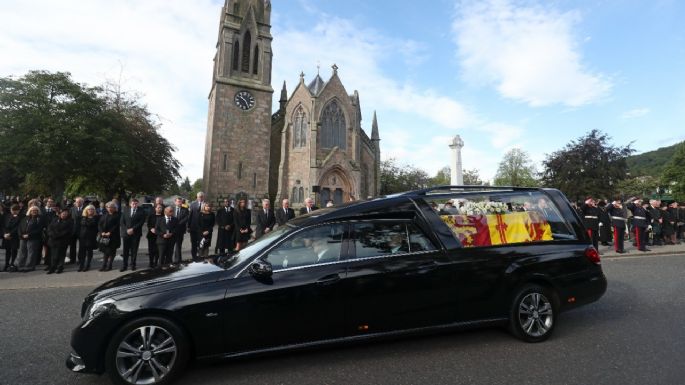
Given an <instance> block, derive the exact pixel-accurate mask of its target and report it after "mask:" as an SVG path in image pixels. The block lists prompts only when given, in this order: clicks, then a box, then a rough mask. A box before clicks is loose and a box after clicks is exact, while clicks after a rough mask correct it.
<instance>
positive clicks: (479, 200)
mask: <svg viewBox="0 0 685 385" xmlns="http://www.w3.org/2000/svg"><path fill="white" fill-rule="evenodd" d="M443 197H444V195H443ZM443 197H441V199H430V198H428V199H427V201H428V203H429V204H430V205H431V206H432V207H433V208H434V209H435V210H437V211H438V215H439V216H440V219H442V221H443V222H444V223H445V224H446V225H447V227H449V229H450V230H451V231H452V233H453V234H454V236H455V237H456V238H457V239H459V241H460V242H461V244H462V245H463V246H464V247H478V246H495V245H505V244H516V243H528V242H549V241H553V240H555V239H576V236H575V233H574V232H573V230H572V228H571V226H570V225H569V224H568V223H567V222H566V221H565V220H564V219H563V216H562V215H561V214H560V212H559V209H558V208H557V207H556V205H555V204H554V202H552V201H551V200H550V199H549V198H548V197H547V195H545V194H544V193H541V192H536V191H525V192H513V193H501V194H497V193H484V194H483V195H468V196H463V195H462V196H458V195H455V196H454V197H449V198H443Z"/></svg>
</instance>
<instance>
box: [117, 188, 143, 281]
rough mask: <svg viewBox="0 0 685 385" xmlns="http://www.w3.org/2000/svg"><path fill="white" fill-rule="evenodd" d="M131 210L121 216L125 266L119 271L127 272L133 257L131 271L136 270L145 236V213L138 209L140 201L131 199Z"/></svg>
mask: <svg viewBox="0 0 685 385" xmlns="http://www.w3.org/2000/svg"><path fill="white" fill-rule="evenodd" d="M130 206H131V207H129V208H125V209H124V210H123V213H122V214H121V238H122V239H123V244H124V250H123V256H124V265H123V266H122V267H121V270H119V271H126V269H127V268H128V258H129V256H130V257H131V270H133V271H135V270H136V259H137V258H138V245H140V237H141V236H142V235H143V224H144V223H145V212H144V211H143V210H142V209H139V208H138V199H136V198H133V199H131V202H130Z"/></svg>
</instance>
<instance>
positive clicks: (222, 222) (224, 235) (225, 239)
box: [215, 199, 235, 254]
mask: <svg viewBox="0 0 685 385" xmlns="http://www.w3.org/2000/svg"><path fill="white" fill-rule="evenodd" d="M216 224H217V226H218V228H219V231H218V232H217V238H216V251H215V253H216V254H224V253H225V252H226V251H231V250H233V248H234V247H235V243H234V242H235V241H234V240H233V232H234V231H233V207H231V204H230V202H229V200H228V199H224V205H223V207H219V209H218V210H216Z"/></svg>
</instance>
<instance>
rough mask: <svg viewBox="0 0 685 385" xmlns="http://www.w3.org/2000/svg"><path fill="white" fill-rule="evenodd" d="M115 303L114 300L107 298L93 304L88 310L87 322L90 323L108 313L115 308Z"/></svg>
mask: <svg viewBox="0 0 685 385" xmlns="http://www.w3.org/2000/svg"><path fill="white" fill-rule="evenodd" d="M114 302H115V301H114V299H112V298H105V299H101V300H99V301H95V302H93V303H92V304H91V305H90V306H89V307H88V309H87V310H86V314H85V320H86V321H90V320H93V319H95V318H97V317H99V316H100V315H102V314H104V313H106V312H107V311H109V310H110V309H111V308H112V307H114Z"/></svg>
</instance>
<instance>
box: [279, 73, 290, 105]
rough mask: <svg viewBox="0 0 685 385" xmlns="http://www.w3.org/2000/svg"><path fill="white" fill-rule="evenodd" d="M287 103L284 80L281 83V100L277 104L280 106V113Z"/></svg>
mask: <svg viewBox="0 0 685 385" xmlns="http://www.w3.org/2000/svg"><path fill="white" fill-rule="evenodd" d="M287 102H288V90H287V89H286V88H285V80H284V81H283V88H281V98H280V99H279V100H278V103H279V104H280V106H281V111H283V110H284V108H285V104H286V103H287Z"/></svg>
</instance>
